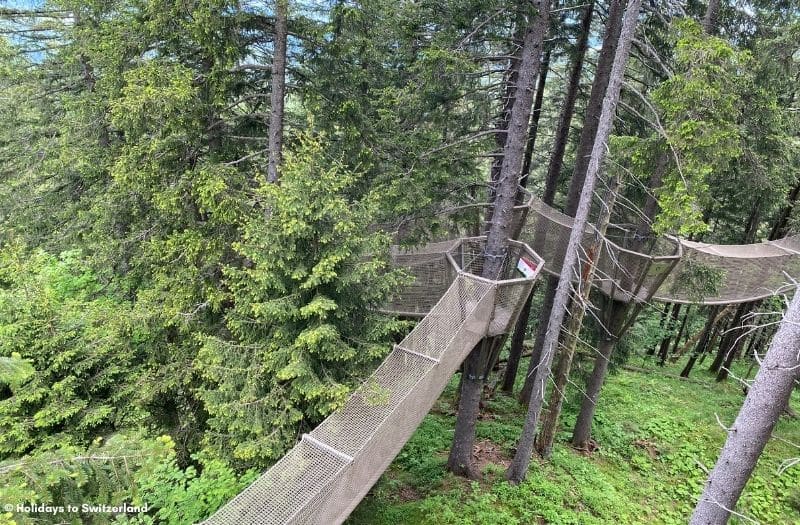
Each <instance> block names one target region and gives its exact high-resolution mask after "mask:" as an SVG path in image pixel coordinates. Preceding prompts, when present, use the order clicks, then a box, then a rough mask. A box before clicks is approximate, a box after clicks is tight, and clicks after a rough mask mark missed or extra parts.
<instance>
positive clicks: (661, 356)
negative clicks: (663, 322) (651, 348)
mask: <svg viewBox="0 0 800 525" xmlns="http://www.w3.org/2000/svg"><path fill="white" fill-rule="evenodd" d="M680 315H681V304H680V303H675V304H674V305H673V306H672V316H671V317H670V319H669V324H668V325H667V330H668V332H669V333H670V335H666V336H665V337H664V338H663V339H662V340H661V347H660V348H659V349H658V364H659V365H661V366H664V363H665V362H666V360H667V354H668V353H669V344H670V342H671V341H672V335H671V332H672V331H673V330H675V325H676V324H677V322H678V317H680Z"/></svg>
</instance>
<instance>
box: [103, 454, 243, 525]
mask: <svg viewBox="0 0 800 525" xmlns="http://www.w3.org/2000/svg"><path fill="white" fill-rule="evenodd" d="M193 459H194V460H196V461H197V464H198V465H199V466H200V467H199V469H200V470H199V472H198V468H195V467H194V466H192V465H190V466H188V467H186V468H185V469H181V468H180V467H179V466H178V465H177V463H176V460H175V455H174V453H173V454H171V455H170V456H169V457H168V458H167V459H166V460H165V461H162V462H161V463H159V464H158V465H157V466H156V467H155V468H154V469H152V471H151V472H149V473H148V476H147V477H144V476H138V477H137V484H136V490H135V493H136V498H135V500H134V503H135V504H138V505H144V504H146V505H147V506H148V507H149V508H150V511H149V512H148V514H147V515H140V516H135V517H133V518H132V519H118V520H117V521H115V523H120V524H122V523H124V524H130V525H140V524H141V525H148V524H151V523H158V524H163V525H183V524H185V523H198V522H200V521H202V520H203V519H204V518H206V517H208V516H210V515H211V514H212V513H213V512H214V511H215V510H217V509H218V508H219V507H220V506H222V504H223V503H225V502H227V501H228V500H230V499H231V498H232V497H233V496H235V495H236V494H238V493H239V492H241V491H242V490H243V489H244V488H245V487H246V486H247V485H249V484H250V483H251V482H252V481H253V480H254V479H255V478H256V476H257V475H258V473H257V472H256V471H248V472H246V473H245V474H244V475H243V476H241V477H238V476H237V475H236V473H235V472H234V471H233V469H232V468H231V467H229V466H228V465H226V464H225V463H224V462H222V461H221V460H219V459H214V458H210V457H207V456H205V455H203V454H200V455H197V456H194V457H193Z"/></svg>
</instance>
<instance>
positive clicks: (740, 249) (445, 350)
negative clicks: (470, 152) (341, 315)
mask: <svg viewBox="0 0 800 525" xmlns="http://www.w3.org/2000/svg"><path fill="white" fill-rule="evenodd" d="M514 211H515V223H514V226H513V230H514V231H512V232H509V233H510V234H511V235H510V236H511V237H516V238H518V239H519V241H510V244H509V248H508V250H507V253H506V255H505V257H504V260H503V272H502V274H501V278H500V279H498V280H488V279H485V278H482V277H479V275H480V274H481V270H482V267H483V261H484V250H483V247H484V244H485V238H483V237H467V238H455V239H449V240H444V241H438V242H431V243H428V244H426V245H424V246H422V247H417V248H412V249H405V248H401V247H399V246H395V247H393V248H392V253H391V256H392V261H393V264H394V265H395V266H398V267H402V268H404V269H405V270H407V271H408V272H409V273H410V274H412V275H413V276H414V277H415V280H414V282H413V283H412V284H411V285H409V286H408V287H407V288H406V289H404V290H402V291H401V293H400V294H399V295H398V296H397V297H395V298H393V300H392V301H391V302H390V303H389V304H387V305H386V307H385V310H386V311H387V312H391V313H394V314H398V315H405V316H414V317H421V318H422V319H421V320H420V321H419V323H418V324H417V325H416V326H415V328H414V329H413V330H412V331H411V332H410V333H409V334H408V336H406V338H405V339H403V341H401V342H400V343H399V344H397V345H395V347H394V349H393V350H392V351H391V352H390V353H389V355H388V357H387V358H386V359H385V360H384V361H383V363H382V364H381V365H380V366H379V367H378V368H377V370H376V371H375V372H374V373H373V374H372V375H371V376H370V377H369V378H368V379H367V380H366V381H364V383H362V384H361V385H360V386H359V388H358V389H356V390H355V392H354V393H353V394H352V396H351V397H350V398H349V399H348V401H347V402H346V403H345V405H344V406H343V407H342V408H341V409H339V410H337V411H336V412H334V413H333V414H331V415H330V416H328V418H327V419H325V420H324V421H323V422H322V423H321V424H320V425H319V426H318V427H317V428H315V429H314V430H313V431H312V432H310V433H308V434H304V435H303V436H302V439H301V440H300V441H299V442H298V443H297V444H296V445H295V446H294V447H293V448H292V449H291V450H290V451H289V452H288V453H287V454H286V455H285V456H284V457H283V458H282V459H281V460H279V461H278V462H277V463H276V464H275V465H273V466H272V467H271V468H270V469H268V470H267V471H266V472H265V473H264V474H263V475H262V476H261V477H259V478H258V479H257V480H256V481H255V482H253V484H251V485H250V486H249V487H248V488H246V489H245V490H244V491H243V492H241V493H240V494H239V495H237V496H236V497H235V498H233V499H232V500H231V501H230V502H228V503H227V504H226V505H225V506H223V507H222V508H221V509H220V510H219V511H217V513H216V514H214V515H213V516H212V517H211V518H209V519H208V520H207V521H205V522H204V523H206V524H209V525H222V524H225V525H234V524H235V525H247V524H252V525H256V524H258V525H272V524H275V525H277V524H303V525H306V524H319V525H331V524H339V523H342V522H343V521H344V520H345V519H346V518H347V516H348V515H349V514H350V513H351V512H352V511H353V509H354V508H355V507H356V505H358V503H359V502H360V501H361V499H362V498H363V497H364V495H365V494H366V493H367V492H368V491H369V489H370V488H371V487H372V485H373V484H374V483H375V482H376V481H377V480H378V478H379V477H380V476H381V474H382V473H383V471H384V470H385V469H386V468H387V467H388V466H389V464H390V463H391V462H392V460H393V459H394V457H395V456H396V455H397V453H398V452H399V451H400V449H401V448H402V447H403V445H404V444H405V443H406V441H407V440H408V439H409V438H410V437H411V435H412V433H413V432H414V430H415V429H416V427H417V426H418V425H419V424H420V422H421V421H422V419H423V418H424V417H425V415H426V414H427V413H428V411H429V410H430V408H431V407H432V406H433V404H434V403H435V401H436V399H437V398H438V397H439V395H440V394H441V392H442V391H443V390H444V388H445V386H446V385H447V383H448V382H449V380H450V377H451V376H452V374H453V373H455V371H456V370H457V369H458V367H459V366H460V364H461V362H462V361H463V360H464V358H465V357H466V356H467V354H469V352H470V351H471V350H472V348H473V347H475V345H476V344H478V343H479V342H480V341H481V340H482V339H483V338H484V337H487V336H495V335H501V334H505V333H508V332H509V331H511V330H512V329H513V327H514V324H515V322H516V320H517V317H518V316H519V312H520V310H521V308H522V305H523V304H524V303H525V300H526V298H527V296H528V295H529V293H530V292H531V289H532V288H533V284H534V282H535V280H536V279H537V278H538V276H539V275H540V273H541V272H542V271H544V272H546V273H548V274H551V275H556V276H557V275H558V274H559V272H560V270H561V264H562V261H563V259H564V250H565V249H566V246H567V241H568V238H569V234H570V231H571V228H572V218H571V217H569V216H567V215H564V214H562V213H560V212H558V211H557V210H555V209H554V208H551V207H549V206H547V205H545V204H544V203H542V202H541V201H539V200H538V199H536V198H531V199H530V200H529V201H528V202H527V203H525V204H524V205H520V206H517V207H516V208H515V210H514ZM597 236H598V233H597V231H596V230H595V229H594V228H593V227H591V226H589V227H587V229H586V231H585V234H584V242H583V243H582V247H583V253H582V254H581V259H582V260H583V261H586V260H589V259H591V260H593V261H594V263H595V264H596V267H597V273H596V275H597V277H596V280H595V282H594V285H595V286H596V287H597V288H598V289H599V290H600V291H601V292H603V293H604V294H606V295H608V296H610V297H612V298H614V299H616V300H618V301H624V302H630V301H634V302H638V303H641V302H645V301H648V300H651V299H652V300H656V301H663V302H680V303H699V304H730V303H742V302H749V301H754V300H758V299H762V298H764V297H768V296H770V295H774V294H777V293H781V292H785V291H788V290H789V289H790V288H791V287H792V286H794V285H793V284H791V283H792V279H791V278H792V277H798V276H800V236H794V237H788V238H785V239H781V240H779V241H772V242H764V243H759V244H751V245H714V244H705V243H699V242H691V241H686V240H681V239H677V238H674V237H667V236H665V237H658V238H647V239H644V238H642V237H641V236H638V235H637V233H636V230H635V229H630V230H626V229H624V228H612V229H610V230H609V232H608V234H607V235H606V236H604V237H603V238H602V241H603V242H602V243H600V246H601V249H600V253H590V251H591V250H592V248H591V247H592V246H596V245H597V243H596V242H595V240H596V239H597ZM697 268H705V269H706V274H708V272H710V273H711V274H713V275H715V276H716V279H715V280H716V281H717V282H716V286H714V287H713V288H714V291H713V293H706V295H705V296H703V295H701V294H700V293H698V292H697V291H696V290H693V288H694V286H692V285H691V284H689V285H687V282H690V280H691V276H692V275H693V274H694V273H696V270H697ZM576 277H577V275H576Z"/></svg>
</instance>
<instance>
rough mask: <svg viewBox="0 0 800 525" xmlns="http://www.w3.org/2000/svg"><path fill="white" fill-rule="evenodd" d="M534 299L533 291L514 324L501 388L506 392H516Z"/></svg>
mask: <svg viewBox="0 0 800 525" xmlns="http://www.w3.org/2000/svg"><path fill="white" fill-rule="evenodd" d="M532 301H533V292H531V294H530V295H529V296H528V299H527V300H526V301H525V305H523V307H522V311H521V312H520V314H519V319H517V323H516V325H515V326H514V336H513V337H512V338H511V349H510V350H509V353H508V362H507V363H506V371H505V374H504V375H503V384H502V386H501V387H500V390H502V391H503V392H505V393H506V394H512V393H513V392H514V383H515V382H516V380H517V370H519V361H520V359H521V358H522V349H523V343H524V342H525V331H526V330H527V328H528V320H529V318H530V316H531V302H532Z"/></svg>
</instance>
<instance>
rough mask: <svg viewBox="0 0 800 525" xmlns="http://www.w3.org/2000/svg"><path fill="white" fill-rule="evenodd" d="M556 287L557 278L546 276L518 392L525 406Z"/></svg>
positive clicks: (540, 355) (540, 354)
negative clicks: (524, 371)
mask: <svg viewBox="0 0 800 525" xmlns="http://www.w3.org/2000/svg"><path fill="white" fill-rule="evenodd" d="M556 287H558V277H553V276H552V275H548V276H547V286H546V287H545V291H544V299H543V300H542V309H541V313H540V314H539V326H538V328H537V329H536V337H535V338H534V340H533V350H532V351H531V358H530V360H528V370H527V372H526V373H525V382H524V383H523V384H522V389H521V390H520V392H519V402H520V403H522V404H523V405H525V406H527V405H528V401H529V400H530V398H531V390H533V381H534V379H535V377H536V370H538V369H539V363H540V362H541V359H542V345H543V344H544V336H545V335H546V334H547V323H546V322H544V320H545V319H547V317H544V314H545V312H546V313H547V315H548V316H549V315H550V312H551V311H552V310H553V299H555V297H556Z"/></svg>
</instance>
